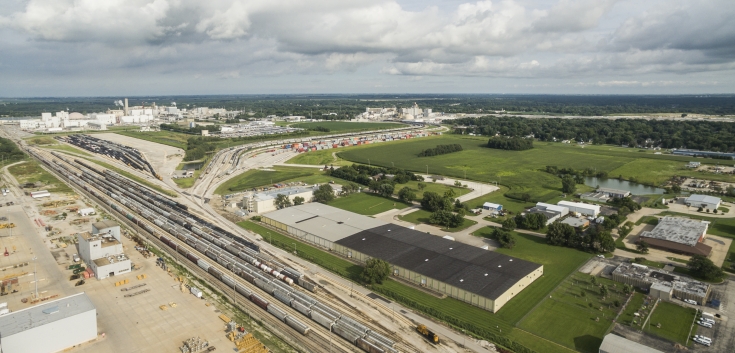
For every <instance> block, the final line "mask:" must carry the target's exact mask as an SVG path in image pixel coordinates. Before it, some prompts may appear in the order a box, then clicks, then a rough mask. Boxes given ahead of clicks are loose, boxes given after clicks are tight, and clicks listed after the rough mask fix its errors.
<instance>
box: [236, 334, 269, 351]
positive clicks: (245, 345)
mask: <svg viewBox="0 0 735 353" xmlns="http://www.w3.org/2000/svg"><path fill="white" fill-rule="evenodd" d="M227 338H229V339H230V341H232V342H234V343H235V347H237V352H238V353H267V352H268V348H266V347H265V345H263V344H262V343H260V341H258V339H257V338H255V337H253V334H251V333H250V332H248V333H245V334H243V333H237V332H235V331H230V333H228V334H227Z"/></svg>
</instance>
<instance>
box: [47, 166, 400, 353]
mask: <svg viewBox="0 0 735 353" xmlns="http://www.w3.org/2000/svg"><path fill="white" fill-rule="evenodd" d="M51 153H52V154H53V155H54V156H55V157H57V158H59V159H60V160H62V161H64V162H65V163H67V164H68V165H69V166H67V165H64V163H61V162H59V161H58V160H54V161H53V163H52V162H49V161H46V160H45V159H43V158H42V157H41V156H38V155H36V154H34V155H35V156H36V157H37V158H39V159H40V160H42V161H44V162H45V163H47V164H48V165H49V166H50V167H52V168H53V169H55V170H56V171H57V172H59V173H61V174H62V175H65V176H66V177H67V178H68V179H69V180H70V181H71V182H73V183H75V184H77V185H78V186H80V187H81V188H83V189H84V190H86V191H88V192H89V193H90V194H92V195H93V196H95V197H97V198H98V199H101V200H105V202H106V203H108V205H109V206H110V207H111V208H112V209H115V210H116V211H118V212H120V213H121V214H125V216H126V218H128V219H129V220H130V221H131V222H134V223H136V224H139V225H140V226H141V227H142V228H143V229H145V230H146V231H147V232H149V233H151V234H153V235H154V236H156V237H158V238H159V239H160V240H161V242H163V243H164V244H166V245H167V246H168V247H170V248H172V249H173V250H174V251H175V252H176V253H179V254H181V255H182V256H183V257H184V258H186V259H187V260H189V261H191V262H192V263H193V264H195V265H196V266H198V267H200V268H202V269H203V270H205V271H207V272H208V273H209V274H211V275H212V276H213V277H215V278H217V279H218V280H220V281H222V282H223V283H225V284H226V285H227V286H228V287H232V288H233V289H234V290H235V291H236V292H238V293H240V294H241V295H243V296H245V297H248V298H249V299H250V300H251V301H252V302H253V303H255V304H256V305H258V306H260V307H261V308H263V309H264V310H266V311H267V312H268V313H270V314H271V315H273V316H275V317H277V318H278V319H279V320H281V321H283V322H285V323H286V324H287V325H289V326H290V327H292V328H294V329H295V330H297V331H298V332H300V333H301V334H303V335H307V334H308V333H309V331H310V328H309V326H307V325H305V324H303V323H302V322H301V321H299V320H298V319H297V318H294V317H292V316H289V315H287V314H286V313H285V312H283V311H282V310H281V309H279V308H278V307H277V306H273V305H271V304H270V303H269V302H268V300H266V299H265V298H262V297H261V296H259V295H257V294H255V293H253V292H252V291H250V290H249V289H248V288H247V287H244V286H242V285H241V284H239V283H237V282H236V281H235V280H234V279H233V278H232V277H230V276H229V275H228V274H227V273H223V272H222V271H220V270H218V269H217V268H216V267H214V266H212V265H210V263H209V262H207V261H206V260H205V259H204V257H203V256H206V257H207V258H209V259H210V260H211V261H213V262H216V263H218V264H219V265H221V266H223V267H224V268H226V269H228V270H229V271H230V273H232V274H234V275H235V276H239V277H241V278H243V279H244V280H246V281H247V282H250V283H252V284H253V285H255V286H256V287H258V288H260V289H262V290H263V291H265V292H266V293H268V294H270V295H271V296H273V297H274V298H276V300H278V301H281V302H282V303H284V304H286V305H288V306H290V307H292V308H294V309H295V310H296V311H298V312H300V313H301V314H303V315H304V316H306V317H307V318H309V319H311V320H313V321H314V322H316V323H318V324H319V325H321V326H323V327H325V328H327V329H329V330H330V331H331V332H334V333H336V334H337V335H338V336H340V337H342V338H344V339H346V340H348V341H350V342H351V343H352V344H354V345H356V346H358V347H360V348H361V349H362V350H364V351H366V352H381V353H385V352H391V353H392V352H397V351H396V350H395V349H394V346H395V342H394V341H392V340H390V339H389V338H387V337H385V336H383V335H381V334H379V333H377V332H374V331H372V330H370V329H369V328H368V327H366V326H364V325H362V324H360V323H359V322H357V321H356V320H354V319H352V318H350V317H349V316H347V315H344V314H342V313H340V312H339V311H337V310H334V309H333V308H331V307H329V306H328V305H326V304H324V303H322V302H320V301H318V300H316V299H315V298H313V297H312V296H310V295H308V294H306V293H303V292H300V291H298V290H295V289H294V288H293V287H292V286H293V284H298V285H299V286H301V287H303V288H305V289H307V290H309V291H314V290H315V289H316V285H315V284H314V283H313V282H311V281H309V280H308V279H306V277H304V276H303V275H302V274H301V273H299V272H298V271H296V270H294V269H292V268H288V267H285V266H280V267H277V268H274V267H273V266H276V265H275V264H278V262H277V261H274V260H273V259H271V258H270V257H269V256H266V255H265V254H262V253H260V252H259V248H258V246H257V245H255V244H253V243H251V242H249V241H247V240H245V239H242V238H239V237H236V236H234V235H233V234H231V233H229V232H227V231H225V230H223V229H221V228H219V227H216V226H214V225H212V224H210V223H208V222H206V221H204V220H202V219H200V218H198V217H196V216H195V215H192V214H190V213H189V212H188V211H187V207H186V206H185V205H182V204H179V203H178V202H176V201H173V200H171V199H168V198H166V197H164V196H162V195H160V194H158V193H156V192H154V191H152V190H150V189H148V188H146V187H144V186H141V185H139V184H137V183H134V182H132V181H130V180H128V179H126V178H123V177H121V176H120V175H118V174H117V173H114V172H111V171H109V170H105V171H104V172H99V171H97V170H96V169H94V168H91V167H90V166H89V165H87V164H86V163H84V162H82V161H79V160H74V161H73V162H72V161H69V160H68V159H66V158H65V157H64V156H62V155H60V154H58V153H56V152H51ZM74 163H76V164H78V165H79V166H76V168H77V169H78V170H79V171H76V170H74V169H73V168H74V167H72V166H74ZM114 201H116V202H119V203H120V204H122V205H124V206H126V207H127V208H128V209H130V210H132V211H133V212H134V214H133V213H129V212H127V211H126V210H125V209H124V208H123V207H121V206H120V205H118V204H117V203H116V202H114ZM139 217H140V218H139ZM142 219H145V220H149V221H151V222H153V223H154V224H155V225H156V226H158V227H159V228H161V229H163V230H165V231H166V232H168V233H169V234H170V237H169V236H167V235H161V234H159V233H160V232H156V230H155V229H154V228H153V227H152V226H150V225H149V223H147V222H140V221H141V220H142ZM173 238H177V239H178V240H180V241H183V242H184V243H186V244H187V245H189V247H191V248H193V249H195V250H196V252H197V253H194V252H192V251H189V250H188V249H187V247H185V246H182V245H179V244H178V243H177V242H175V241H174V240H173Z"/></svg>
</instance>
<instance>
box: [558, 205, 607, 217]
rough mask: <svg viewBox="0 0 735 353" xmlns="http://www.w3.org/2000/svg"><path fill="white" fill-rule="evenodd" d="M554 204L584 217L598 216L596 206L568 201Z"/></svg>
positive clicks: (598, 207) (598, 211)
mask: <svg viewBox="0 0 735 353" xmlns="http://www.w3.org/2000/svg"><path fill="white" fill-rule="evenodd" d="M556 204H557V205H559V206H564V207H566V208H568V209H569V211H570V212H576V213H579V214H583V215H585V216H592V217H595V218H597V215H598V214H600V206H598V205H592V204H588V203H581V202H570V201H559V202H557V203H556Z"/></svg>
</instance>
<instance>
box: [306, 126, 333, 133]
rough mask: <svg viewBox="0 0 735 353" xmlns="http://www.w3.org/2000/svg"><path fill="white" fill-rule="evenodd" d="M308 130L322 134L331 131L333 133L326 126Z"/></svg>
mask: <svg viewBox="0 0 735 353" xmlns="http://www.w3.org/2000/svg"><path fill="white" fill-rule="evenodd" d="M307 130H310V131H321V132H330V131H332V130H330V129H329V128H327V127H324V126H321V125H318V126H314V127H310V128H308V129H307Z"/></svg>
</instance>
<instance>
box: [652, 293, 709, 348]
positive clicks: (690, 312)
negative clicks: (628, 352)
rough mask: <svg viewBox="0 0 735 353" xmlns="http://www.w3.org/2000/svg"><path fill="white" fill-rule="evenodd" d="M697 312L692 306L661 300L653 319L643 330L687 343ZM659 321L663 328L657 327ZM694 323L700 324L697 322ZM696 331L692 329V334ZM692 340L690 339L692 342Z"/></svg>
mask: <svg viewBox="0 0 735 353" xmlns="http://www.w3.org/2000/svg"><path fill="white" fill-rule="evenodd" d="M696 313H697V312H696V310H695V309H692V308H685V307H682V306H679V305H676V304H673V303H669V302H660V303H658V305H657V306H656V309H654V310H653V314H652V315H651V319H650V320H649V323H647V324H646V327H644V328H643V330H644V331H646V332H648V333H652V334H654V335H656V336H659V337H662V338H665V339H667V340H670V341H674V342H677V343H681V344H686V342H687V338H688V337H689V329H690V328H691V326H692V323H693V322H694V316H695V315H696ZM659 323H660V324H661V328H658V327H656V325H657V324H659ZM694 325H695V326H698V325H697V324H694ZM695 333H697V330H696V329H695V330H693V331H692V335H694V334H695ZM691 342H692V341H691V340H689V343H690V344H691Z"/></svg>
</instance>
